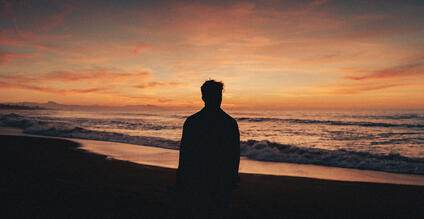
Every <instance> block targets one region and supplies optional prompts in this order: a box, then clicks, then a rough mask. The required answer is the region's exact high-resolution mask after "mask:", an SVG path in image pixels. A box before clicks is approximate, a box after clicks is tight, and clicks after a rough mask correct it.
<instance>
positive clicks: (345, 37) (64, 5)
mask: <svg viewBox="0 0 424 219" xmlns="http://www.w3.org/2000/svg"><path fill="white" fill-rule="evenodd" d="M423 23H424V1H408V0H404V1H390V0H382V1H378V0H374V1H353V0H349V1H335V0H308V1H288V0H286V1H278V0H269V1H267V0H265V1H263V0H262V1H112V0H101V1H96V0H93V1H79V0H70V1H58V0H49V1H43V0H37V1H35V0H34V1H31V0H22V1H19V0H16V1H12V0H0V102H22V101H31V102H47V101H56V102H59V103H63V104H79V105H92V104H98V105H111V106H122V105H146V104H149V105H158V106H163V107H181V108H190V107H199V106H201V105H202V101H201V96H200V86H201V84H202V83H203V82H204V81H205V80H208V79H215V80H219V81H223V82H224V84H225V85H224V86H225V87H224V89H225V90H224V94H223V95H224V97H223V107H224V108H240V109H243V108H244V109H310V108H312V109H314V108H318V109H321V108H325V109H333V108H334V109H338V108H346V109H360V108H379V109H380V108H381V109H392V108H394V109H399V108H408V109H416V108H424V101H423V100H424V28H423Z"/></svg>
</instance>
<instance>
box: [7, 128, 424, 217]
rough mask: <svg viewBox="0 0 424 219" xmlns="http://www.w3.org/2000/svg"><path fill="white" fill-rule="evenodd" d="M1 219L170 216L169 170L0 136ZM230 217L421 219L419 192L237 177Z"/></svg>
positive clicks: (423, 190) (423, 201) (66, 144)
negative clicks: (397, 218)
mask: <svg viewBox="0 0 424 219" xmlns="http://www.w3.org/2000/svg"><path fill="white" fill-rule="evenodd" d="M0 141H2V142H4V144H3V146H2V147H1V149H2V151H3V152H4V154H6V155H7V156H4V158H3V159H2V161H1V162H2V165H1V168H2V173H3V176H2V180H1V181H0V182H1V184H0V189H1V190H0V191H1V194H2V196H1V197H0V200H1V203H2V207H3V208H4V209H5V211H2V212H1V213H0V216H2V218H3V217H6V218H8V217H24V216H31V217H63V216H71V217H80V216H84V217H106V218H110V217H147V218H168V217H169V216H170V215H172V212H173V210H172V208H173V206H174V204H173V195H174V192H175V187H174V184H175V169H170V168H162V167H154V166H148V165H141V164H135V163H132V162H128V161H121V160H115V159H110V158H108V157H107V156H105V155H99V154H94V153H91V152H87V151H85V150H81V148H80V146H79V145H78V144H77V143H75V142H72V141H69V140H64V139H57V138H43V137H29V136H6V135H0ZM240 177H241V186H240V188H238V189H237V190H235V191H234V192H233V198H232V200H231V204H230V206H231V213H232V216H233V218H276V217H277V218H278V217H296V218H310V217H314V218H334V217H351V218H352V217H353V218H358V217H361V218H364V217H365V218H376V217H377V218H387V217H415V218H420V217H421V218H422V217H423V216H424V209H423V208H422V206H423V205H424V187H423V186H411V185H393V184H382V183H361V182H343V181H331V180H322V179H312V178H303V177H292V176H270V175H258V174H245V173H242V174H240Z"/></svg>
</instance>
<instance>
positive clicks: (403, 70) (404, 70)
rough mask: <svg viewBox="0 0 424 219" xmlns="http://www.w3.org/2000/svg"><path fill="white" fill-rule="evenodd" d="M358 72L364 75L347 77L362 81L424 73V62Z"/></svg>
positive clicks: (347, 77)
mask: <svg viewBox="0 0 424 219" xmlns="http://www.w3.org/2000/svg"><path fill="white" fill-rule="evenodd" d="M358 73H359V74H364V75H361V76H346V77H345V78H346V79H349V80H354V81H362V80H378V79H386V78H401V77H410V76H416V75H424V64H406V65H399V66H394V67H390V68H383V69H378V70H374V71H364V70H360V71H359V72H358Z"/></svg>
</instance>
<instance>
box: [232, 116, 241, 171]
mask: <svg viewBox="0 0 424 219" xmlns="http://www.w3.org/2000/svg"><path fill="white" fill-rule="evenodd" d="M234 133H235V134H234V143H233V144H234V155H233V156H234V158H233V159H234V173H235V175H237V176H238V171H239V165H240V132H239V128H238V125H237V122H236V121H235V120H234Z"/></svg>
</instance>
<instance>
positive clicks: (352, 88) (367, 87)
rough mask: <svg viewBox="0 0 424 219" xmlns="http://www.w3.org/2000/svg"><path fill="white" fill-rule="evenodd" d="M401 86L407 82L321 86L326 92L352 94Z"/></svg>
mask: <svg viewBox="0 0 424 219" xmlns="http://www.w3.org/2000/svg"><path fill="white" fill-rule="evenodd" d="M402 86H409V85H408V84H402V83H388V84H375V83H368V84H353V85H352V84H341V85H333V86H327V87H321V89H322V88H324V89H325V90H326V93H329V94H333V95H353V94H359V93H363V92H369V91H377V90H383V89H388V88H394V87H402Z"/></svg>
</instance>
